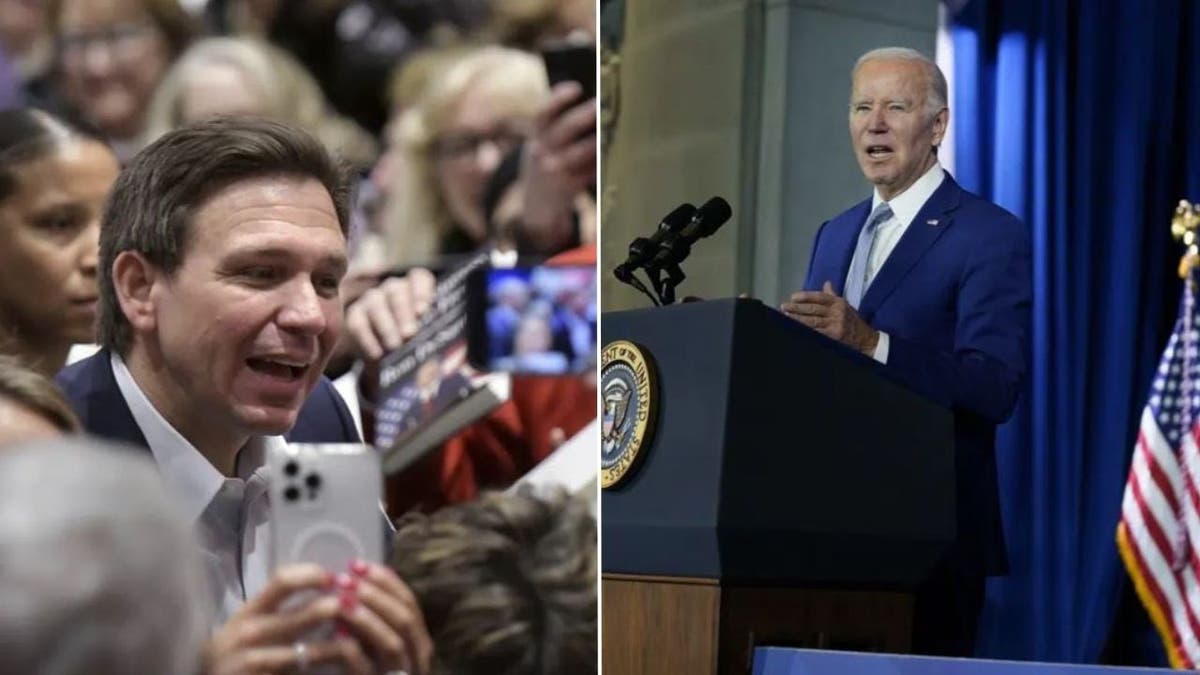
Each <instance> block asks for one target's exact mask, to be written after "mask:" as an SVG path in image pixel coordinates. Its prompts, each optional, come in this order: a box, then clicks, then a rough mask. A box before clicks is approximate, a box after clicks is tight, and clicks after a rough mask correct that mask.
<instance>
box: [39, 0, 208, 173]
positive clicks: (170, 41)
mask: <svg viewBox="0 0 1200 675" xmlns="http://www.w3.org/2000/svg"><path fill="white" fill-rule="evenodd" d="M47 9H48V16H49V21H50V27H51V30H52V31H53V33H54V38H55V44H56V60H57V74H58V77H57V84H58V86H59V89H60V91H61V94H62V96H63V98H64V99H65V100H66V101H67V103H68V104H70V105H71V106H72V107H74V108H75V109H76V110H78V112H79V113H81V114H82V115H83V116H84V117H85V118H86V119H87V120H88V121H90V122H91V123H92V124H95V125H96V127H97V128H99V129H100V130H101V131H102V132H103V133H104V135H105V137H106V138H107V139H108V140H109V141H110V142H111V143H112V146H113V148H114V150H116V152H117V154H118V156H119V157H120V158H121V159H122V160H125V159H128V158H129V157H131V156H132V155H133V154H134V153H135V152H136V151H137V150H138V141H139V137H140V135H141V133H142V130H143V125H144V123H145V122H144V115H145V111H146V109H147V107H148V106H149V102H150V97H151V95H152V94H153V93H154V89H155V87H156V86H158V83H159V80H161V79H162V77H163V74H164V73H165V72H166V70H167V66H169V65H170V64H171V62H172V61H174V60H175V58H176V57H177V56H178V55H179V54H180V53H182V52H183V50H184V49H186V48H187V46H188V44H189V43H190V42H191V40H192V38H193V36H194V35H195V27H194V25H193V23H192V20H191V17H189V16H188V14H187V13H186V12H185V11H184V10H183V9H182V8H181V7H180V6H179V4H178V3H177V2H176V0H104V2H97V1H96V0H52V1H51V2H50V3H49V6H48V7H47Z"/></svg>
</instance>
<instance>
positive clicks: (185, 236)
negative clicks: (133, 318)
mask: <svg viewBox="0 0 1200 675" xmlns="http://www.w3.org/2000/svg"><path fill="white" fill-rule="evenodd" d="M272 175H291V176H300V177H305V178H307V177H311V178H314V179H316V180H318V181H320V183H321V184H322V185H323V186H325V189H326V190H327V191H328V192H329V196H330V198H331V199H332V200H333V206H334V210H335V211H336V212H337V218H338V224H339V225H340V226H341V228H342V234H346V233H347V228H348V224H349V220H350V216H349V211H350V195H351V185H350V178H349V172H348V171H346V169H345V167H344V166H343V165H342V164H340V163H339V162H338V161H337V160H335V159H334V158H333V157H332V156H331V155H330V154H329V152H328V151H326V149H325V147H324V146H323V145H322V144H321V143H320V142H319V141H317V140H316V139H315V138H313V137H312V136H311V135H309V134H308V133H306V132H305V131H303V130H301V129H298V128H296V127H293V126H289V125H287V124H282V123H280V122H273V121H270V120H266V119H261V118H255V117H243V116H232V117H219V118H215V119H211V120H206V121H203V122H199V123H197V124H194V125H190V126H187V127H183V128H181V129H176V130H175V131H171V132H169V133H167V134H165V135H163V136H162V137H160V138H159V139H158V140H156V141H155V142H154V143H152V144H150V145H149V146H147V147H146V149H144V150H142V151H141V152H140V153H138V155H137V156H136V157H134V158H133V161H132V162H130V164H129V166H127V167H125V169H124V170H123V171H122V172H121V175H120V176H119V177H118V178H117V182H116V183H115V184H114V185H113V188H112V192H111V193H110V194H109V197H108V203H107V204H106V205H105V208H104V215H103V216H102V219H101V221H100V280H99V281H100V318H99V327H98V332H99V341H100V344H102V345H104V346H105V347H108V348H109V349H112V350H113V351H115V352H117V353H118V354H125V353H126V352H127V351H128V349H129V345H130V343H131V342H132V340H133V331H132V328H131V327H130V325H129V321H128V320H127V319H126V318H125V314H124V313H123V312H122V311H121V306H120V304H119V303H118V302H117V293H116V289H115V288H114V286H113V280H112V266H113V261H114V260H116V257H117V255H118V254H119V253H121V252H122V251H136V252H138V253H140V254H141V255H142V256H143V257H145V258H146V259H147V260H148V261H150V262H151V263H153V264H154V265H156V266H157V267H158V268H159V269H161V270H162V271H163V272H164V273H166V274H172V273H174V272H175V270H177V269H179V266H180V265H181V264H182V263H183V258H184V254H185V253H186V250H187V244H188V241H189V239H190V231H191V227H192V222H193V221H194V215H195V211H196V210H197V209H198V208H199V207H200V206H202V205H203V204H204V202H205V201H206V200H207V199H208V198H209V197H210V196H212V195H213V194H214V193H216V192H217V191H219V190H221V189H223V188H226V187H228V186H230V185H233V184H234V183H238V182H240V181H244V180H250V179H254V178H260V177H263V176H272Z"/></svg>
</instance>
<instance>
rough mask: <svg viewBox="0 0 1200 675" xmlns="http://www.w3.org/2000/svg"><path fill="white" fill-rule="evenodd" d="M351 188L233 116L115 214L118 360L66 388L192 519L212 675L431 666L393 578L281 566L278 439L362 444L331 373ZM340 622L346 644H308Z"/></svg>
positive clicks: (169, 160) (116, 195)
mask: <svg viewBox="0 0 1200 675" xmlns="http://www.w3.org/2000/svg"><path fill="white" fill-rule="evenodd" d="M348 180H349V179H348V177H347V176H346V175H345V173H344V172H343V171H342V170H341V169H340V168H339V167H338V165H337V164H336V162H335V161H334V160H333V158H332V157H330V156H329V154H328V153H327V152H326V151H325V149H324V148H323V146H321V144H320V143H319V142H318V141H316V140H315V139H313V138H312V137H311V136H309V135H308V134H306V133H304V132H302V131H300V130H298V129H294V128H291V127H288V126H286V125H282V124H277V123H273V122H267V121H265V120H256V119H250V118H236V117H233V118H224V119H215V120H211V121H208V122H203V123H200V124H197V125H194V126H191V127H186V128H183V129H180V130H177V131H173V132H171V133H169V134H167V135H165V136H163V137H162V138H161V139H159V140H158V141H156V142H155V143H153V144H151V145H150V146H149V147H147V148H146V149H145V150H143V151H142V152H141V153H139V154H138V156H137V157H135V158H134V159H133V161H132V162H131V163H130V164H129V166H127V167H126V168H125V170H124V171H122V173H121V175H120V177H119V178H118V179H117V182H116V184H115V185H114V186H113V189H112V192H111V194H110V195H109V201H108V203H107V204H106V206H105V210H104V214H103V217H102V221H101V235H100V263H99V266H98V269H99V270H100V278H99V286H100V301H99V305H100V306H99V330H98V334H99V340H100V343H101V345H102V346H103V347H104V349H102V350H101V351H100V352H99V353H98V354H97V355H95V356H93V357H92V358H90V359H88V360H86V361H84V362H82V363H80V364H78V365H76V366H74V367H72V368H69V369H67V371H66V372H64V373H63V374H62V375H61V376H60V378H59V381H60V382H61V383H62V384H63V386H64V389H65V390H66V391H67V393H68V396H69V397H70V399H71V400H72V402H73V404H74V405H75V407H76V410H77V412H78V413H79V415H80V416H81V417H82V419H83V420H84V425H85V427H86V428H87V430H88V431H91V432H93V433H96V434H98V435H102V436H108V437H110V438H118V439H122V440H126V441H131V442H134V443H138V444H141V445H143V446H145V447H147V448H148V449H149V450H150V452H151V454H152V455H153V457H154V460H155V462H156V463H157V465H158V470H159V473H160V475H161V476H162V479H163V482H164V483H165V485H166V487H167V491H168V494H170V495H171V496H172V497H173V498H174V499H175V500H176V501H177V505H178V507H179V509H180V510H181V512H182V513H184V514H185V515H186V516H187V517H188V518H189V519H190V520H191V521H193V522H194V523H195V528H196V534H197V538H198V540H199V543H200V548H201V553H202V555H203V560H204V565H205V570H206V572H207V574H208V576H209V580H210V582H211V584H210V590H211V593H212V600H213V606H214V608H215V610H216V622H215V624H216V626H215V627H216V628H217V629H216V630H215V631H214V633H213V637H212V639H211V640H210V641H209V643H208V646H207V648H206V650H205V654H204V665H205V670H206V672H242V671H243V670H245V669H253V670H255V671H264V672H282V671H289V672H291V671H293V670H295V671H298V672H303V671H304V670H306V669H307V668H308V666H309V665H312V664H316V663H321V662H329V663H337V664H340V665H341V666H342V667H343V668H344V669H345V670H346V671H348V672H376V671H378V672H387V671H400V670H402V671H407V672H408V673H410V674H413V675H415V674H416V673H427V672H428V668H429V662H430V652H431V649H432V647H431V642H430V639H429V635H428V633H427V632H426V631H425V629H424V624H423V620H422V619H421V614H420V609H419V608H418V607H417V606H416V603H415V600H413V597H412V594H411V591H409V590H408V589H407V588H406V587H405V586H404V583H403V582H402V581H401V580H400V579H399V578H398V577H396V576H395V574H394V573H393V572H391V571H390V570H389V569H388V568H387V567H385V566H383V565H380V564H376V563H370V562H362V561H360V562H358V563H356V564H355V565H353V566H352V567H351V569H349V570H323V569H321V568H320V567H318V566H316V565H288V566H283V567H280V568H278V569H272V567H271V562H270V560H269V558H268V555H267V552H268V551H269V549H270V545H271V542H270V536H269V532H270V530H269V523H270V518H271V508H272V506H271V503H270V501H269V500H268V499H267V496H266V493H267V484H268V482H269V480H270V476H269V475H268V474H267V472H266V463H265V458H266V455H267V454H268V453H269V452H271V451H273V450H280V449H282V448H281V446H283V445H285V444H286V441H285V440H284V439H283V437H282V434H284V433H287V432H289V431H291V432H292V433H293V438H307V439H313V440H318V439H319V440H336V439H355V438H357V434H356V433H355V432H354V426H353V422H352V420H351V419H350V416H349V414H348V413H347V411H346V409H345V407H344V403H343V402H342V401H341V400H340V399H339V398H338V396H337V394H336V393H335V392H334V391H333V389H332V388H331V386H330V385H329V383H328V382H327V381H324V380H322V379H321V373H322V371H323V370H324V367H325V364H326V363H327V361H328V360H329V356H330V354H331V351H332V349H333V345H334V343H336V342H337V339H338V336H339V334H340V332H341V329H342V321H343V317H342V303H341V298H340V297H339V287H340V282H341V279H342V276H343V275H344V274H345V271H346V239H345V235H346V228H347V223H348V222H349V216H348V211H349V195H350V190H349V185H348ZM301 592H303V593H305V595H303V596H301V597H293V594H297V593H301ZM289 599H292V600H294V602H295V603H298V604H299V607H289V605H288V602H287V601H288V600H289ZM284 607H289V609H286V610H285V609H283V608H284ZM332 622H337V623H338V624H339V625H341V626H342V627H343V630H344V631H345V635H343V636H339V637H334V638H315V639H312V640H311V641H306V640H307V638H306V636H309V635H312V632H313V629H314V628H316V627H318V626H320V625H323V624H329V623H332Z"/></svg>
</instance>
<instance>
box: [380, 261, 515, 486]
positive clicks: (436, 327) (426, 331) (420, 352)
mask: <svg viewBox="0 0 1200 675" xmlns="http://www.w3.org/2000/svg"><path fill="white" fill-rule="evenodd" d="M488 261H489V255H488V254H487V253H481V254H479V255H478V256H476V257H473V258H472V259H471V260H469V261H468V262H467V263H466V264H464V265H463V266H461V267H459V268H458V269H456V270H454V271H453V272H451V273H450V274H448V275H447V276H446V277H445V278H443V279H442V280H441V281H439V282H438V286H437V291H436V293H435V295H434V299H433V306H432V307H431V308H430V310H429V312H428V313H427V314H426V316H425V317H424V318H423V319H422V323H421V327H420V329H419V330H418V331H417V334H416V335H415V336H413V337H412V339H410V340H409V341H408V342H406V343H405V344H404V346H403V347H401V348H400V349H397V350H395V351H393V352H391V353H390V354H388V355H386V356H385V357H384V358H383V360H382V361H381V362H380V365H379V393H378V395H377V396H376V399H375V401H374V406H373V407H374V409H375V445H376V446H378V447H379V448H380V449H381V451H382V453H383V457H382V459H383V470H384V472H385V473H387V474H394V473H398V472H400V471H403V470H404V469H406V468H408V467H409V466H411V465H413V464H414V463H415V462H417V461H418V460H420V459H421V458H422V457H424V456H425V455H426V454H428V453H429V452H430V451H431V450H433V449H435V448H437V447H438V446H440V445H441V444H442V443H443V442H444V441H446V440H447V439H448V438H450V437H451V436H453V435H454V434H455V433H457V432H458V431H459V430H461V429H463V428H464V427H466V426H468V425H470V424H471V423H473V422H475V421H476V420H478V419H479V418H481V417H483V416H484V415H487V414H488V413H489V412H491V411H492V410H494V409H495V408H496V407H497V406H499V405H500V404H501V403H503V402H504V401H506V400H508V397H509V391H510V382H509V376H508V375H507V374H504V373H495V374H486V373H480V372H478V371H476V370H475V369H474V368H472V367H471V366H470V365H469V364H468V363H467V358H466V356H467V335H466V330H467V303H466V294H467V276H468V275H469V274H470V273H471V271H472V270H474V269H476V268H478V267H481V266H483V265H486V264H488Z"/></svg>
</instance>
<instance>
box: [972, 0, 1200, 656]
mask: <svg viewBox="0 0 1200 675" xmlns="http://www.w3.org/2000/svg"><path fill="white" fill-rule="evenodd" d="M1198 4H1200V3H1197V2H1195V0H1154V1H1152V2H1150V1H1147V0H1079V1H1071V2H1068V1H1065V0H1058V1H1047V0H972V2H969V3H967V4H966V6H965V7H963V8H962V9H961V10H959V12H958V13H957V14H956V15H955V16H954V17H953V20H952V25H951V29H952V39H953V45H954V56H955V72H954V79H955V88H956V90H955V95H954V100H953V102H952V105H951V115H952V116H953V117H954V124H955V125H956V131H955V143H956V146H957V147H956V157H955V162H956V178H957V179H958V180H959V181H960V182H961V183H962V185H963V186H964V187H966V188H967V189H969V190H971V191H974V192H977V193H979V194H982V195H983V196H985V197H988V198H990V199H991V200H992V201H995V202H996V203H998V204H1000V205H1001V206H1003V207H1005V208H1007V209H1008V210H1010V211H1012V212H1013V213H1015V214H1017V215H1018V216H1019V217H1021V218H1022V220H1024V222H1025V223H1026V224H1028V226H1029V228H1030V232H1031V234H1032V240H1033V242H1034V279H1033V281H1034V306H1033V352H1032V353H1033V361H1032V364H1031V371H1030V375H1031V377H1030V386H1029V390H1028V392H1027V395H1026V396H1025V397H1024V398H1023V401H1022V403H1021V405H1020V407H1019V409H1018V411H1017V413H1016V415H1015V416H1014V418H1013V420H1012V421H1011V422H1010V423H1009V424H1007V425H1006V426H1005V427H1003V428H1002V429H1001V430H1000V433H999V438H998V448H997V455H998V461H999V466H1000V480H1001V495H1002V497H1001V499H1002V505H1003V510H1004V520H1005V532H1006V536H1007V540H1008V548H1009V555H1010V559H1011V564H1012V571H1011V573H1010V575H1009V576H1008V577H1005V578H1002V579H997V580H993V581H992V582H990V583H989V587H988V597H987V604H986V608H985V611H984V617H983V624H982V626H981V634H980V639H979V643H978V649H977V651H978V654H979V655H980V656H988V657H995V658H1013V659H1037V660H1048V661H1069V662H1094V661H1095V660H1096V659H1097V658H1098V656H1099V655H1100V652H1101V650H1102V649H1103V647H1104V645H1105V641H1106V639H1107V637H1108V635H1109V630H1110V627H1111V626H1112V622H1113V618H1114V614H1115V612H1116V608H1117V605H1118V600H1119V598H1120V595H1121V592H1122V590H1123V587H1124V584H1125V583H1126V582H1127V580H1126V576H1125V572H1124V570H1123V569H1122V568H1121V566H1120V563H1119V561H1118V558H1117V554H1116V547H1115V544H1114V542H1113V534H1114V528H1115V527H1116V524H1117V520H1118V518H1119V513H1120V501H1121V496H1122V492H1123V489H1124V483H1125V477H1126V473H1127V471H1128V465H1129V458H1130V455H1131V452H1132V448H1133V442H1134V438H1135V435H1136V431H1137V422H1138V419H1139V416H1140V413H1141V408H1142V406H1143V405H1144V404H1145V396H1146V392H1147V391H1148V388H1149V384H1150V380H1151V377H1152V372H1153V369H1154V366H1155V362H1156V360H1157V358H1158V354H1159V351H1160V350H1161V349H1162V346H1163V343H1164V341H1165V339H1166V336H1167V334H1168V332H1169V329H1170V324H1171V322H1172V321H1173V319H1174V313H1175V309H1176V303H1177V302H1178V298H1179V292H1180V282H1179V280H1178V278H1177V277H1176V276H1175V271H1174V267H1175V264H1176V262H1177V261H1178V258H1179V254H1180V253H1181V249H1180V247H1179V246H1177V245H1176V244H1174V243H1173V242H1172V241H1171V240H1170V235H1169V232H1168V225H1169V222H1170V216H1171V214H1172V212H1173V209H1174V206H1175V204H1176V203H1177V201H1178V199H1180V198H1181V197H1185V196H1186V197H1189V198H1191V199H1193V200H1198V199H1200V133H1197V131H1198V129H1197V125H1200V108H1198V107H1197V104H1198V103H1200V101H1198V95H1200V42H1197V37H1198V36H1200V7H1197V5H1198Z"/></svg>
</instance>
